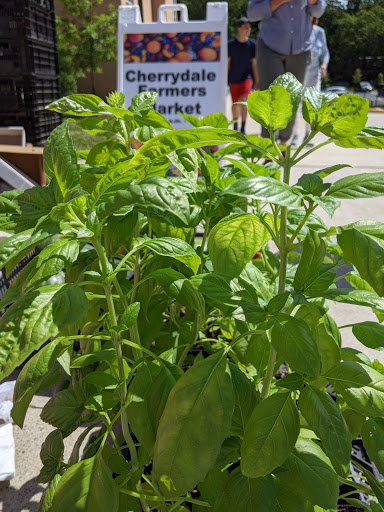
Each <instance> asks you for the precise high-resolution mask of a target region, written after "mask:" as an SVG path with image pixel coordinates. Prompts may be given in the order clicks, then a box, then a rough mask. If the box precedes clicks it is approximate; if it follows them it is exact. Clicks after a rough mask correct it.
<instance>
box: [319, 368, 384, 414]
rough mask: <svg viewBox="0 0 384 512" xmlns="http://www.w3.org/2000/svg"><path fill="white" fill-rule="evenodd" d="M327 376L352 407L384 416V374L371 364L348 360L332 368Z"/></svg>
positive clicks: (362, 412)
mask: <svg viewBox="0 0 384 512" xmlns="http://www.w3.org/2000/svg"><path fill="white" fill-rule="evenodd" d="M325 377H327V378H328V379H329V381H330V382H331V383H332V385H333V387H334V388H335V390H336V392H337V393H340V395H341V396H342V397H343V398H344V400H345V401H346V402H347V404H348V405H349V406H350V407H352V409H355V410H356V411H357V412H360V413H361V414H364V415H365V416H373V417H375V416H383V414H384V375H382V374H381V373H379V372H377V371H376V370H374V369H373V368H371V367H370V366H366V365H364V364H360V363H356V362H354V361H346V362H343V363H339V364H337V365H335V366H334V367H333V368H331V369H330V370H329V371H328V372H327V373H326V374H325Z"/></svg>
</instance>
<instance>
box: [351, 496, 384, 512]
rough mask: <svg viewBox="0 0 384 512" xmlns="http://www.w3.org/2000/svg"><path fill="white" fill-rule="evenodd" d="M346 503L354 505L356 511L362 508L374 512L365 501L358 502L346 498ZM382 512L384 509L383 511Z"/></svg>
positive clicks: (354, 499)
mask: <svg viewBox="0 0 384 512" xmlns="http://www.w3.org/2000/svg"><path fill="white" fill-rule="evenodd" d="M345 501H346V502H347V503H349V504H350V505H353V506H354V507H355V508H356V509H359V508H360V509H363V510H366V511H367V512H372V509H371V507H370V506H369V505H368V503H365V502H364V501H361V500H358V499H356V498H346V499H345ZM382 510H383V509H381V511H382ZM381 511H380V512H381Z"/></svg>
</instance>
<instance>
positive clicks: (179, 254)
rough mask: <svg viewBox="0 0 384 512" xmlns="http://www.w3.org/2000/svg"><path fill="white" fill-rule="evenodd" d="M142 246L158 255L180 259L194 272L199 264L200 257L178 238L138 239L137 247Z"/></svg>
mask: <svg viewBox="0 0 384 512" xmlns="http://www.w3.org/2000/svg"><path fill="white" fill-rule="evenodd" d="M142 247H148V249H150V250H151V251H153V252H155V253H156V254H160V256H168V257H169V258H174V259H175V260H177V261H181V263H184V265H186V266H187V267H189V268H190V269H192V271H193V272H194V273H195V274H196V272H197V270H198V268H199V266H200V261H201V260H200V257H199V256H198V255H197V254H196V252H195V251H194V249H192V247H191V246H190V245H189V244H187V242H185V241H184V240H180V239H179V238H168V237H164V238H154V239H151V238H149V239H145V240H143V241H139V243H138V245H137V249H140V248H142Z"/></svg>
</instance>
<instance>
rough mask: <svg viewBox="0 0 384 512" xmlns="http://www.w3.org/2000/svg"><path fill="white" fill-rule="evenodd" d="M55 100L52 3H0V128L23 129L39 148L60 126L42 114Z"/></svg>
mask: <svg viewBox="0 0 384 512" xmlns="http://www.w3.org/2000/svg"><path fill="white" fill-rule="evenodd" d="M59 97H60V82H59V70H58V61H57V44H56V25H55V14H54V6H53V0H1V1H0V126H15V125H16V126H23V127H24V128H25V131H26V137H27V141H28V142H31V143H32V144H33V145H35V146H39V145H42V144H43V143H44V142H45V140H46V139H47V137H48V135H49V134H50V132H51V131H52V130H53V129H54V128H55V127H56V126H57V125H58V124H59V123H60V122H61V119H60V116H59V115H58V114H56V113H53V112H49V111H47V110H45V106H46V105H48V104H49V103H51V102H52V101H54V100H56V99H58V98H59Z"/></svg>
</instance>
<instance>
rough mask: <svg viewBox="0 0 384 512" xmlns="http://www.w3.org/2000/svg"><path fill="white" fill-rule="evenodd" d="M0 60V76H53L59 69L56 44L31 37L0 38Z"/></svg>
mask: <svg viewBox="0 0 384 512" xmlns="http://www.w3.org/2000/svg"><path fill="white" fill-rule="evenodd" d="M0 60H1V66H0V78H1V77H12V76H13V77H20V76H23V75H28V76H31V75H32V76H47V77H54V76H56V75H57V74H58V69H59V66H58V60H57V48H56V45H54V44H53V43H52V44H49V43H41V42H39V41H34V40H32V39H5V38H0Z"/></svg>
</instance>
